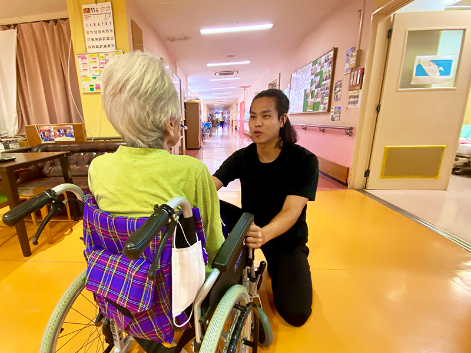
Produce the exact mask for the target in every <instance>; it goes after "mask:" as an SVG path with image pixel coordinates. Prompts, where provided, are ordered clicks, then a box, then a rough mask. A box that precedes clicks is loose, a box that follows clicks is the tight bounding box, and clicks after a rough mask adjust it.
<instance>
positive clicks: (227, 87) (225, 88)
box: [211, 87, 235, 89]
mask: <svg viewBox="0 0 471 353" xmlns="http://www.w3.org/2000/svg"><path fill="white" fill-rule="evenodd" d="M231 88H235V87H218V88H211V89H231Z"/></svg>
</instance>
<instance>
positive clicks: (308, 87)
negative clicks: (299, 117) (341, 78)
mask: <svg viewBox="0 0 471 353" xmlns="http://www.w3.org/2000/svg"><path fill="white" fill-rule="evenodd" d="M336 59H337V48H332V49H331V50H330V51H328V52H327V53H325V54H324V55H322V56H321V57H320V58H318V59H316V60H314V61H313V62H311V63H309V64H308V65H306V66H304V67H302V68H301V69H299V70H298V71H296V72H294V73H292V74H291V84H290V94H289V100H290V110H289V113H310V112H313V113H326V112H330V103H331V100H332V89H333V79H334V71H335V62H336Z"/></svg>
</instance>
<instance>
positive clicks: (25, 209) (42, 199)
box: [2, 189, 56, 227]
mask: <svg viewBox="0 0 471 353" xmlns="http://www.w3.org/2000/svg"><path fill="white" fill-rule="evenodd" d="M54 196H56V195H55V192H54V191H52V190H50V189H49V190H46V191H43V192H42V193H40V194H38V195H36V196H34V197H33V198H31V199H29V200H26V201H25V202H23V203H21V204H19V205H18V206H16V207H15V208H13V209H12V210H10V211H8V212H7V213H5V214H4V215H3V217H2V221H3V223H5V224H6V225H7V226H9V227H13V226H15V225H16V224H17V223H18V222H19V221H21V220H22V219H23V218H25V217H26V216H27V215H29V214H31V213H33V212H34V211H37V210H40V209H41V208H43V207H44V206H45V205H46V204H48V203H49V202H52V198H53V197H54Z"/></svg>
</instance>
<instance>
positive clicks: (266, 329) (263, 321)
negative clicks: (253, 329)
mask: <svg viewBox="0 0 471 353" xmlns="http://www.w3.org/2000/svg"><path fill="white" fill-rule="evenodd" d="M257 311H258V321H259V322H260V326H259V335H258V345H259V346H260V347H270V346H271V344H272V343H273V330H272V328H271V325H270V321H268V317H267V315H266V314H265V313H264V312H263V310H262V308H260V307H259V306H257Z"/></svg>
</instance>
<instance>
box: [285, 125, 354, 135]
mask: <svg viewBox="0 0 471 353" xmlns="http://www.w3.org/2000/svg"><path fill="white" fill-rule="evenodd" d="M292 126H301V127H302V129H303V130H306V129H307V128H308V127H318V128H319V131H320V132H325V129H336V130H345V135H348V136H352V133H353V127H351V126H336V125H315V124H292Z"/></svg>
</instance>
